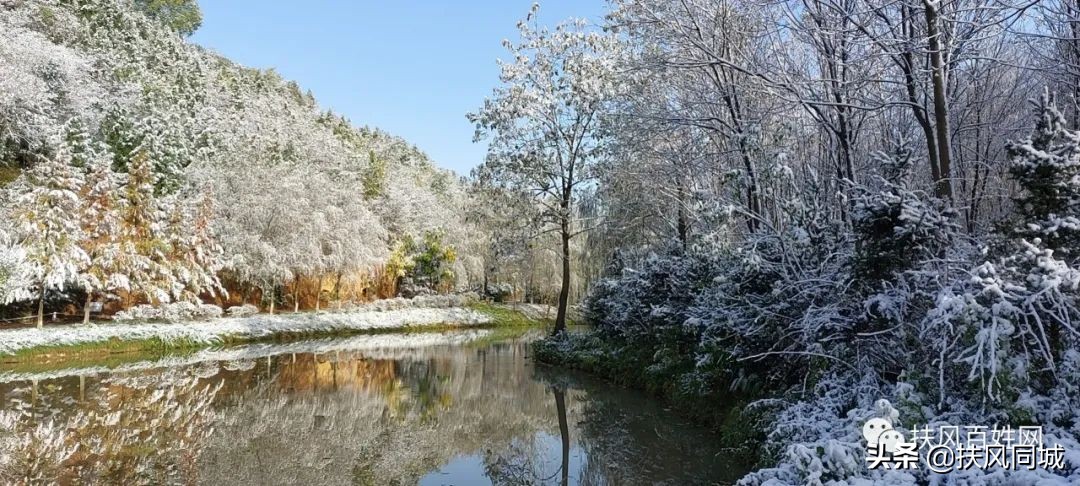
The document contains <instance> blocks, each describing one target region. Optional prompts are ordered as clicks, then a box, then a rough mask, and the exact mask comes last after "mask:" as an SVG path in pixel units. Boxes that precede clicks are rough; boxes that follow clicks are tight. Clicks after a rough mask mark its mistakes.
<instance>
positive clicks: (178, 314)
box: [113, 302, 222, 322]
mask: <svg viewBox="0 0 1080 486" xmlns="http://www.w3.org/2000/svg"><path fill="white" fill-rule="evenodd" d="M221 314H222V311H221V307H218V306H216V305H210V304H202V303H193V302H173V303H169V304H162V305H156V306H155V305H148V304H143V305H137V306H135V307H132V308H130V309H127V310H123V311H120V312H117V313H116V315H114V316H113V320H116V321H167V322H180V321H190V320H207V319H215V318H218V317H221Z"/></svg>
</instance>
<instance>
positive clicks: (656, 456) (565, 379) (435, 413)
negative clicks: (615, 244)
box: [0, 331, 745, 486]
mask: <svg viewBox="0 0 1080 486" xmlns="http://www.w3.org/2000/svg"><path fill="white" fill-rule="evenodd" d="M528 341H529V338H528V337H518V338H510V339H497V338H494V335H493V334H492V332H491V331H465V332H454V333H442V334H411V335H387V336H361V337H354V338H348V339H337V340H323V341H312V342H305V343H293V344H283V345H251V346H243V347H237V348H227V349H220V350H207V351H202V352H199V353H196V354H195V355H190V356H184V357H176V358H170V359H166V360H162V361H157V362H145V363H129V364H127V365H124V366H122V367H121V368H120V369H112V370H109V369H104V368H101V369H95V368H82V369H68V370H54V371H48V372H44V371H39V372H22V373H13V372H6V373H5V372H0V399H2V403H0V407H2V408H0V452H2V453H3V457H0V483H3V484H7V483H12V482H20V481H23V480H25V479H28V478H29V479H34V478H40V479H45V480H46V481H45V482H51V481H59V482H61V483H66V484H86V483H97V484H162V483H182V484H196V483H197V484H305V485H306V484H378V485H384V484H401V485H406V484H408V485H411V484H421V485H436V486H437V485H484V484H575V485H576V484H582V485H584V484H592V485H604V484H612V485H621V484H634V485H636V484H672V485H676V484H678V485H683V484H727V483H730V482H732V481H734V480H736V479H738V477H740V476H741V475H742V473H743V472H744V471H745V468H744V466H742V465H740V464H738V461H737V460H736V459H735V455H734V454H733V453H731V452H730V451H725V450H722V449H720V448H719V446H718V445H717V444H718V442H719V441H718V438H717V437H716V436H715V435H712V434H710V433H709V432H708V431H705V430H703V429H701V428H697V427H694V426H692V425H690V424H688V423H685V422H684V421H682V420H680V419H678V418H677V417H675V416H673V415H672V414H670V413H668V412H666V411H665V410H664V409H663V408H662V406H661V405H660V404H659V403H656V402H655V401H653V400H650V399H647V398H646V397H644V396H642V395H641V394H640V393H638V392H634V391H629V390H623V389H620V388H617V387H613V386H610V385H607V384H605V383H602V382H599V381H597V380H592V379H589V378H588V377H584V376H582V375H579V374H573V373H567V372H561V371H559V370H555V369H551V368H550V367H546V366H542V365H537V364H535V363H534V362H533V360H532V359H531V356H530V354H531V350H530V347H529V344H528Z"/></svg>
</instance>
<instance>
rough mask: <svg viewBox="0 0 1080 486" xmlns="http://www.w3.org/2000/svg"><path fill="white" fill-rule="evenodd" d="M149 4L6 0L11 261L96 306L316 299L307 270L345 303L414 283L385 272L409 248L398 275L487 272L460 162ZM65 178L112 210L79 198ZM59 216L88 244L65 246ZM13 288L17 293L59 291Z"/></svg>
mask: <svg viewBox="0 0 1080 486" xmlns="http://www.w3.org/2000/svg"><path fill="white" fill-rule="evenodd" d="M140 7H145V5H144V4H141V3H140V2H131V1H128V0H76V1H70V0H32V1H22V0H15V1H12V0H5V1H3V2H0V73H3V75H2V76H0V184H3V185H4V186H5V187H4V191H3V194H2V195H0V200H2V201H3V204H2V205H0V207H2V208H3V209H0V211H3V212H4V213H5V214H3V215H2V216H3V218H2V219H3V221H4V222H3V223H0V246H4V245H6V247H7V249H8V251H7V253H8V254H9V258H8V260H9V265H8V266H9V267H10V268H15V265H14V264H12V263H11V261H14V260H29V261H30V262H31V263H34V264H35V265H34V266H36V268H38V270H37V272H36V277H32V276H30V275H24V278H25V279H28V280H34V279H44V280H47V281H49V282H50V284H49V285H47V286H46V287H48V288H49V290H50V291H61V290H63V289H69V290H70V289H74V290H76V291H85V290H89V292H90V293H92V294H95V297H94V298H95V299H97V298H98V296H103V295H110V296H114V297H119V296H123V297H124V299H125V301H136V300H157V301H168V300H175V299H180V298H185V297H190V296H192V295H203V296H205V295H208V294H215V295H221V294H222V292H221V290H230V291H232V292H231V294H232V295H233V298H234V299H236V298H239V297H240V296H243V297H249V298H254V297H253V296H254V295H256V294H263V298H262V301H263V304H264V305H265V304H269V303H270V302H277V303H285V302H284V301H285V296H284V295H279V294H278V292H281V293H282V294H287V293H288V292H293V294H294V295H293V296H292V298H293V299H294V300H298V299H297V298H298V297H300V296H299V295H296V294H297V292H298V291H300V290H301V289H300V288H299V287H298V286H296V285H293V286H292V288H290V289H288V290H286V289H285V287H284V286H286V285H289V284H290V283H292V282H300V281H302V279H308V280H311V283H315V287H311V286H310V285H308V287H305V288H304V289H303V292H305V293H309V294H312V295H313V294H314V291H313V288H321V289H322V290H323V292H326V293H332V294H334V295H330V296H327V297H326V298H345V296H344V295H343V293H344V290H343V289H345V288H350V289H351V291H352V292H353V294H354V295H350V296H349V297H350V298H358V297H366V296H369V295H374V294H375V293H379V292H382V293H387V292H392V291H393V289H392V287H393V286H394V285H395V284H396V278H395V277H393V276H391V277H389V278H385V279H383V281H381V282H380V281H379V279H378V277H379V275H380V273H379V272H381V271H382V269H384V268H385V265H386V263H387V262H388V260H390V259H391V257H392V256H395V255H396V258H395V261H396V262H397V263H391V268H390V272H391V273H393V274H395V275H400V274H403V273H405V272H406V271H407V270H409V269H408V268H399V267H402V266H403V265H402V263H401V261H402V257H403V256H405V257H407V256H408V255H406V254H407V253H409V252H412V253H419V252H423V251H427V250H431V251H434V252H435V253H440V252H441V254H442V255H443V256H444V257H445V258H442V259H441V260H440V261H439V262H437V263H438V265H437V266H438V268H436V269H434V270H431V269H429V273H431V272H434V275H435V276H434V277H433V278H434V280H435V281H434V282H430V283H432V286H436V284H437V285H439V286H443V287H454V286H464V285H466V284H467V283H468V282H469V279H470V278H475V277H471V275H472V274H474V273H476V271H475V267H477V266H478V265H477V264H475V262H473V259H471V258H470V257H469V255H468V254H467V253H466V252H465V251H464V250H465V249H466V248H468V247H469V244H470V242H469V241H468V238H469V236H468V234H469V232H468V231H467V226H466V224H465V222H464V207H465V202H466V193H465V191H464V187H463V185H462V183H461V182H460V180H459V179H458V177H457V176H456V175H455V174H453V173H452V172H449V171H445V170H441V169H438V168H436V167H435V166H434V165H433V164H432V162H431V161H430V160H429V159H428V158H427V156H426V155H425V154H424V153H423V152H421V151H420V150H419V149H417V148H416V147H414V146H412V145H411V144H409V143H408V142H406V141H404V140H402V139H400V138H398V137H395V136H393V135H390V134H387V133H385V132H383V131H380V130H378V129H376V128H369V127H356V126H354V125H352V124H351V123H350V122H349V121H348V120H346V119H344V118H343V117H341V116H338V115H336V114H334V113H332V112H330V111H328V110H325V109H323V108H321V107H320V106H319V104H318V102H317V101H316V99H315V97H314V96H313V94H312V93H311V92H306V91H304V90H303V89H302V88H301V87H300V86H299V85H297V84H296V83H295V82H292V81H287V80H284V79H282V77H281V76H279V75H278V74H277V73H275V72H274V71H273V70H259V69H251V68H246V67H243V66H240V65H237V64H236V63H234V62H232V61H230V60H228V59H226V58H224V57H222V56H220V55H218V54H216V53H214V52H211V51H209V50H207V49H204V48H202V47H200V46H197V45H194V44H191V43H189V42H187V41H185V40H184V38H183V36H182V35H180V34H178V33H177V32H176V31H175V30H173V29H175V28H176V25H173V24H171V23H170V22H169V21H163V20H169V19H162V18H157V19H155V18H151V16H149V15H147V14H145V13H144V11H145V8H143V9H140ZM50 164H51V166H52V169H48V168H47V167H45V166H47V165H50ZM103 167H107V170H103V169H102V168H103ZM50 170H51V172H50ZM57 171H60V172H64V171H70V172H71V173H70V174H68V175H67V176H68V177H69V179H67V180H66V182H65V180H64V179H63V178H57V177H56V176H57V174H58V172H57ZM144 172H149V173H144ZM95 181H96V182H95ZM95 185H96V187H95ZM35 189H37V192H35ZM54 190H61V191H68V192H71V193H74V194H77V195H78V196H79V197H76V198H72V199H78V200H79V201H87V200H94V199H95V198H94V197H93V196H94V195H95V194H96V195H97V202H96V203H93V204H90V207H75V206H80V205H82V206H87V203H85V202H78V201H75V202H72V203H71V205H72V207H65V204H67V203H65V198H64V197H59V198H50V194H51V195H52V196H55V195H56V194H57V193H55V192H50V191H54ZM35 194H36V195H35ZM87 194H89V195H90V196H91V197H84V196H87ZM34 198H36V199H34ZM43 198H44V199H43ZM30 199H34V200H30ZM45 208H49V209H45ZM39 211H45V212H48V211H54V212H55V214H52V216H53V217H54V218H53V219H54V220H50V218H49V217H48V215H46V214H42V213H41V212H39ZM60 213H79V214H80V215H82V217H81V219H79V218H73V217H70V218H66V219H65V218H63V217H60ZM53 224H55V225H56V228H53V229H52V231H54V232H65V231H66V232H70V233H71V235H70V238H59V239H57V238H53V239H52V241H46V239H47V238H44V237H42V234H43V233H42V232H43V231H44V230H45V228H46V227H49V226H50V225H53ZM5 226H6V227H5ZM76 233H78V235H76ZM91 233H96V234H91ZM5 235H7V236H5ZM80 241H81V243H80ZM5 242H6V243H5ZM57 245H59V246H61V247H62V248H58V247H56V246H57ZM45 246H51V247H50V248H45ZM450 249H456V251H452V250H450ZM219 250H220V251H219ZM395 250H396V252H395ZM0 253H3V252H0ZM0 260H3V259H2V258H0ZM406 260H408V259H407V258H406ZM0 263H2V262H0ZM395 264H396V265H397V267H395V266H394V265H395ZM406 266H407V265H406ZM132 269H137V270H138V271H137V272H135V274H132ZM9 273H17V272H15V271H11V272H9ZM15 276H16V277H18V275H15ZM8 280H12V281H17V280H18V278H11V279H8ZM343 280H344V282H343ZM429 280H430V279H429ZM330 282H333V284H332V287H331V283H330ZM324 284H325V285H324ZM9 286H10V287H12V290H11V291H10V292H8V293H9V296H8V298H7V300H29V299H30V298H31V297H39V296H36V295H35V296H30V295H27V293H26V292H25V291H24V292H21V294H20V293H19V292H16V290H17V289H16V288H15V287H16V286H15V285H14V284H11V282H9ZM35 286H36V285H35ZM29 287H30V286H29V285H27V286H25V288H29ZM387 287H391V288H390V289H389V290H388V289H387ZM50 293H51V292H50ZM268 293H272V294H273V295H275V298H274V299H270V298H269V297H267V296H266V295H267V294H268ZM0 294H3V292H0ZM17 294H19V295H17ZM0 296H2V295H0ZM0 300H2V299H0ZM88 300H89V299H88ZM310 302H311V301H310V298H309V300H308V303H309V304H310ZM315 302H318V301H317V300H316V301H315ZM290 303H291V302H290Z"/></svg>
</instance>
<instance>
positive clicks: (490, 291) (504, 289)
mask: <svg viewBox="0 0 1080 486" xmlns="http://www.w3.org/2000/svg"><path fill="white" fill-rule="evenodd" d="M513 294H514V286H513V285H510V284H509V283H505V282H504V283H497V284H488V286H487V287H485V288H484V298H487V299H491V300H492V301H494V302H505V301H506V300H507V299H509V298H510V296H512V295H513Z"/></svg>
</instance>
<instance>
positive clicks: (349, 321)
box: [0, 306, 495, 360]
mask: <svg viewBox="0 0 1080 486" xmlns="http://www.w3.org/2000/svg"><path fill="white" fill-rule="evenodd" d="M384 308H386V307H384ZM493 323H495V319H494V318H493V317H492V316H491V315H488V314H485V313H483V312H480V311H478V310H474V309H468V308H462V307H440V308H420V307H407V306H403V307H401V308H398V309H392V310H374V309H365V310H360V311H356V312H349V313H344V312H341V313H329V312H328V313H304V314H284V315H283V314H278V315H265V314H260V315H256V316H251V317H243V318H236V317H230V318H222V319H215V320H209V321H199V322H183V323H141V324H90V325H73V326H63V327H46V328H43V329H12V330H4V331H0V359H5V358H6V359H8V360H11V359H12V358H16V359H17V358H23V357H27V356H32V355H41V354H47V353H49V352H51V351H58V350H61V348H69V347H74V348H79V347H86V346H90V347H94V348H100V347H103V348H108V347H117V346H119V347H121V348H123V347H125V345H124V344H123V343H124V342H129V343H132V344H133V345H134V346H136V347H143V346H145V348H146V349H154V348H156V347H170V348H172V347H179V348H183V347H195V346H208V345H216V344H228V343H239V342H248V341H258V340H263V339H270V338H282V337H288V338H294V337H303V336H308V337H310V336H316V335H337V334H352V333H365V332H379V331H391V330H399V329H412V328H422V327H432V328H438V327H439V326H447V325H450V326H458V327H460V326H481V325H488V324H493ZM138 343H142V344H138Z"/></svg>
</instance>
